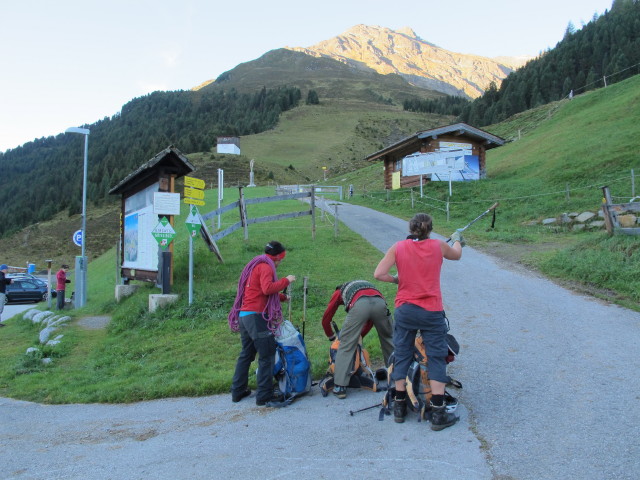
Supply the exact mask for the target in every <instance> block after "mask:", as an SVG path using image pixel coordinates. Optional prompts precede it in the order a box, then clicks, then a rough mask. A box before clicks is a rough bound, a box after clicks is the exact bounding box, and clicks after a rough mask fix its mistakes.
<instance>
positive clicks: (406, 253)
mask: <svg viewBox="0 0 640 480" xmlns="http://www.w3.org/2000/svg"><path fill="white" fill-rule="evenodd" d="M396 267H397V268H398V280H399V283H398V293H397V294H396V303H395V305H396V308H397V307H399V306H400V305H402V304H404V303H412V304H414V305H418V306H419V307H422V308H424V309H425V310H429V311H432V312H440V311H442V310H443V307H442V292H441V291H440V270H441V269H442V250H441V249H440V240H431V239H426V240H419V241H414V240H402V241H400V242H398V243H396Z"/></svg>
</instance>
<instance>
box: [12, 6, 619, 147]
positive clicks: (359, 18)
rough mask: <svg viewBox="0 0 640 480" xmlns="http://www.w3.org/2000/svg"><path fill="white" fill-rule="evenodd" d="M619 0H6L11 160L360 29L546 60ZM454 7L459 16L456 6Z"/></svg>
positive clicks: (455, 48) (462, 48)
mask: <svg viewBox="0 0 640 480" xmlns="http://www.w3.org/2000/svg"><path fill="white" fill-rule="evenodd" d="M611 3H612V0H560V1H558V0H538V1H536V2H530V1H521V0H510V1H509V0H505V1H502V0H500V1H498V0H485V1H483V2H478V1H473V0H458V1H457V2H453V3H452V2H443V1H442V0H440V1H437V2H434V1H431V0H422V1H415V0H414V1H405V0H395V1H393V2H388V1H381V0H363V1H361V0H341V1H336V0H323V1H319V2H314V5H315V6H309V3H308V2H300V1H290V0H284V1H278V0H272V1H270V2H265V1H260V2H256V1H254V0H244V1H229V0H227V1H225V2H222V1H221V0H218V1H214V0H210V1H205V0H180V1H175V0H174V1H166V0H153V1H152V0H107V1H105V0H102V1H93V0H84V1H78V0H56V1H51V0H11V1H10V0H4V1H2V4H1V5H0V18H2V19H3V26H2V28H1V29H0V61H1V65H2V70H1V73H0V151H5V150H7V149H9V148H15V147H17V146H19V145H22V144H23V143H25V142H28V141H31V140H33V139H35V138H40V137H46V136H49V135H57V134H59V133H62V132H64V130H65V129H66V128H67V127H71V126H80V125H82V124H88V123H93V122H95V121H97V120H100V119H102V118H104V117H108V116H111V115H113V114H115V113H117V112H118V111H119V110H120V108H121V107H122V105H123V104H125V103H126V102H128V101H129V100H131V99H133V98H135V97H139V96H141V95H145V94H147V93H150V92H152V91H155V90H187V89H190V88H192V87H194V86H196V85H199V84H200V83H202V82H204V81H206V80H209V79H213V78H216V77H217V76H218V75H220V74H221V73H222V72H224V71H226V70H229V69H231V68H233V67H234V66H236V65H237V64H239V63H242V62H247V61H250V60H253V59H255V58H258V57H259V56H261V55H262V54H263V53H265V52H267V51H269V50H272V49H274V48H280V47H285V46H290V47H307V46H311V45H313V44H315V43H317V42H319V41H322V40H326V39H328V38H331V37H334V36H336V35H339V34H341V33H343V32H344V31H345V30H347V29H349V28H350V27H352V26H354V25H357V24H366V25H379V26H383V27H388V28H391V29H399V28H402V27H405V26H409V27H411V28H413V29H414V30H415V32H416V33H417V34H418V35H419V36H420V37H422V39H424V40H426V41H428V42H431V43H435V44H436V45H438V46H440V47H442V48H445V49H447V50H450V51H453V52H459V53H473V54H477V55H483V56H486V57H495V56H500V55H510V56H517V55H536V54H538V53H539V52H540V51H543V50H545V49H547V48H549V47H553V46H555V45H556V43H557V42H558V41H560V40H561V39H562V36H563V34H564V32H565V29H566V27H567V24H568V23H569V21H571V22H572V23H573V24H574V25H575V26H576V27H577V28H580V26H581V25H582V23H583V22H584V23H588V22H589V21H590V20H591V18H592V17H593V15H594V13H598V14H602V13H604V11H605V9H609V8H610V7H611ZM453 5H455V7H453Z"/></svg>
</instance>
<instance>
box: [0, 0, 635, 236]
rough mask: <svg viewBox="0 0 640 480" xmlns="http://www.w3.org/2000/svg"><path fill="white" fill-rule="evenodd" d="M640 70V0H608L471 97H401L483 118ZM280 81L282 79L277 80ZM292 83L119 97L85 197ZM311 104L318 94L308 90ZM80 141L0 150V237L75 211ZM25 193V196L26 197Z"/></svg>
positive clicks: (252, 111)
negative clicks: (602, 9)
mask: <svg viewBox="0 0 640 480" xmlns="http://www.w3.org/2000/svg"><path fill="white" fill-rule="evenodd" d="M638 73H640V0H614V2H613V4H612V7H611V10H610V11H605V13H604V14H603V15H600V16H594V18H593V19H592V21H590V22H589V23H588V24H586V25H584V26H583V27H582V28H581V29H579V30H576V28H575V27H574V26H573V25H572V24H569V25H568V27H567V29H566V32H565V35H564V38H563V39H562V41H560V42H559V43H558V44H557V46H556V47H555V48H553V49H551V50H548V51H546V52H544V53H543V54H541V55H540V56H539V57H538V58H536V59H534V60H531V61H530V62H528V63H527V65H525V66H524V67H522V68H520V69H518V70H517V71H515V72H513V73H511V74H510V75H509V76H508V77H507V78H506V79H505V80H504V81H503V82H502V84H501V86H500V87H499V88H498V87H497V86H496V85H491V86H490V88H489V89H487V91H486V92H485V93H484V95H483V96H481V97H479V98H477V99H476V100H474V101H472V102H470V101H468V100H466V99H464V98H460V97H445V98H440V99H436V100H421V99H415V100H407V101H405V102H404V105H403V107H404V109H405V110H412V111H417V112H424V113H434V114H446V115H456V116H458V121H463V122H466V123H469V124H470V125H474V126H478V127H482V126H486V125H491V124H495V123H499V122H501V121H503V120H505V119H507V118H509V117H510V116H512V115H514V114H516V113H519V112H522V111H525V110H527V109H530V108H535V107H538V106H541V105H544V104H546V103H549V102H552V101H556V100H560V99H563V98H567V97H568V96H569V95H570V94H574V95H577V94H580V93H583V92H585V91H587V90H590V89H595V88H601V87H603V86H606V85H605V83H607V84H611V83H615V82H618V81H621V80H623V79H625V78H628V77H630V76H632V75H637V74H638ZM283 81H284V79H283ZM300 100H301V91H300V90H299V89H298V88H296V87H286V86H283V87H279V88H275V89H269V90H267V89H266V88H264V87H263V88H262V89H261V90H260V91H258V92H255V93H239V92H237V91H236V90H234V89H231V90H228V91H224V90H220V89H203V90H199V91H174V92H154V93H151V94H149V95H146V96H143V97H140V98H136V99H134V100H132V101H131V102H129V103H127V104H125V105H124V106H123V107H122V110H121V112H120V113H119V114H116V115H114V116H113V117H105V118H104V119H102V120H100V121H98V122H95V123H93V124H91V125H85V126H84V127H87V128H89V129H90V130H91V134H90V138H89V156H90V159H89V172H88V186H87V198H88V201H90V202H93V203H94V204H101V203H103V202H105V201H107V199H108V198H109V196H108V192H109V190H110V188H111V187H113V186H114V185H116V184H117V183H118V182H119V181H120V180H121V179H122V178H123V177H124V176H126V175H127V174H128V173H129V172H131V171H132V170H134V169H135V168H137V167H138V166H139V165H140V164H142V163H144V162H145V161H147V160H148V159H150V158H151V157H152V156H153V155H155V154H156V153H157V152H159V151H161V150H163V149H165V148H166V147H168V146H169V145H174V146H175V147H177V148H178V149H179V150H181V151H182V152H184V153H192V152H201V151H207V150H210V149H211V148H213V147H214V146H215V143H216V138H217V137H218V136H240V135H249V134H255V133H259V132H263V131H265V130H268V129H270V128H273V127H274V126H275V125H276V124H277V122H278V119H279V116H280V114H281V113H282V112H284V111H286V110H289V109H291V108H293V107H295V106H297V105H298V104H299V103H300ZM306 102H307V103H308V104H316V103H318V98H317V94H316V92H315V91H309V92H308V96H307V99H306ZM82 158H83V140H82V138H81V136H79V135H65V134H60V135H57V136H55V137H48V138H41V139H37V140H34V141H33V142H28V143H26V144H24V145H23V146H20V147H18V148H15V149H12V150H8V151H7V152H5V153H0V168H1V169H2V176H0V202H2V204H3V205H4V206H5V208H4V209H2V211H0V236H2V235H6V234H9V233H12V232H14V231H17V230H19V229H20V228H22V227H24V226H27V225H30V224H33V223H36V222H39V221H42V220H46V219H49V218H51V217H52V216H53V215H55V214H56V213H58V212H61V211H68V212H69V214H75V213H80V211H81V200H80V198H78V195H75V194H71V195H70V194H69V193H70V192H78V191H80V190H81V188H82ZM25 196H28V197H29V201H23V200H22V199H23V198H24V197H25Z"/></svg>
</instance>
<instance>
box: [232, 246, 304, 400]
mask: <svg viewBox="0 0 640 480" xmlns="http://www.w3.org/2000/svg"><path fill="white" fill-rule="evenodd" d="M264 252H265V253H264V255H258V256H257V257H255V258H253V259H252V260H251V261H250V262H249V263H248V264H247V265H246V266H245V267H244V269H243V270H242V274H241V275H240V280H239V281H238V292H237V294H236V299H235V302H234V305H233V308H232V309H231V312H229V317H228V320H229V327H230V328H231V330H232V331H234V332H237V331H239V332H240V340H241V342H242V350H241V351H240V355H239V356H238V361H237V362H236V369H235V373H234V375H233V380H232V383H231V400H232V401H233V402H239V401H240V400H242V399H243V398H245V397H248V396H249V395H250V394H251V390H249V386H248V384H249V367H250V366H251V362H253V360H255V358H256V354H257V355H258V373H257V383H258V390H257V392H256V405H258V406H263V405H266V404H267V403H268V402H270V401H271V400H279V399H278V398H277V397H276V398H274V397H275V396H274V389H273V364H274V359H275V353H276V341H275V338H274V333H275V332H276V331H277V329H278V326H279V325H280V323H281V322H282V308H281V306H280V302H281V301H288V300H289V298H288V297H287V296H286V295H284V294H282V293H280V291H282V290H284V289H285V288H287V287H288V286H289V284H290V283H291V282H293V281H295V279H296V277H295V276H294V275H287V276H286V277H285V278H282V279H278V276H277V275H276V267H277V266H278V265H280V262H282V260H283V259H284V257H285V255H286V251H285V248H284V246H283V245H282V244H281V243H280V242H276V241H271V242H269V243H268V244H267V245H266V247H265V249H264Z"/></svg>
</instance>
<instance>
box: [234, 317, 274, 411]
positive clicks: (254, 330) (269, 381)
mask: <svg viewBox="0 0 640 480" xmlns="http://www.w3.org/2000/svg"><path fill="white" fill-rule="evenodd" d="M240 340H241V341H242V351H241V352H240V356H238V361H237V362H236V371H235V373H234V375H233V380H232V382H231V393H232V394H233V395H236V396H240V395H241V394H242V392H244V391H245V390H247V388H248V384H249V367H250V366H251V362H253V361H254V360H255V358H256V354H258V375H257V376H258V391H257V392H256V401H257V402H260V401H265V402H266V401H269V400H271V397H272V396H273V364H274V361H275V355H276V340H275V338H274V337H273V333H271V332H270V331H269V329H268V328H267V322H266V321H265V320H264V318H262V314H260V313H258V314H253V315H247V316H244V317H240Z"/></svg>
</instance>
